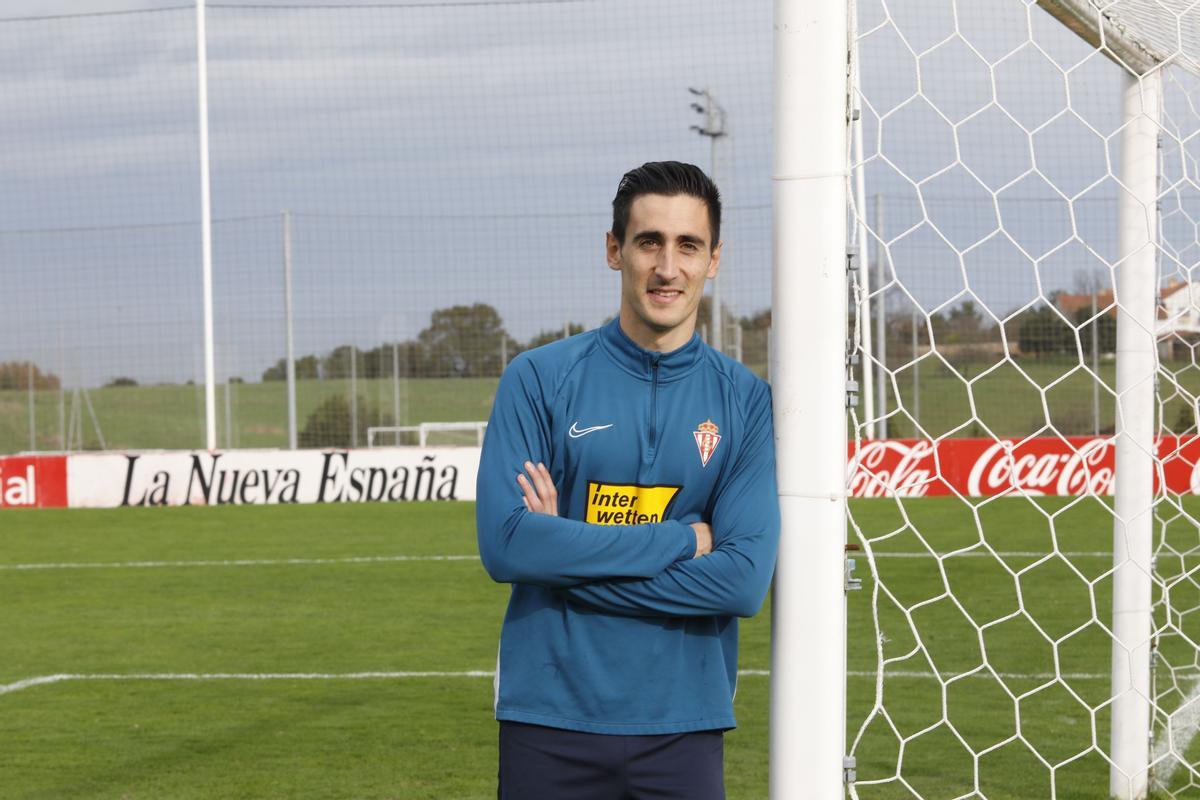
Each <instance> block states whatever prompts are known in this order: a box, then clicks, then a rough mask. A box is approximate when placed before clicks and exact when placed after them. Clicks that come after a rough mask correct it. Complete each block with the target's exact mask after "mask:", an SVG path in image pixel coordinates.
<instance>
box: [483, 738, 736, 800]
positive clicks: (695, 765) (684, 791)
mask: <svg viewBox="0 0 1200 800" xmlns="http://www.w3.org/2000/svg"><path fill="white" fill-rule="evenodd" d="M724 755H725V739H724V736H723V734H722V732H721V731H696V732H694V733H668V734H662V735H653V736H614V735H610V734H605V733H581V732H580V731H568V730H561V729H559V728H544V727H542V726H540V725H525V724H522V723H520V722H504V721H501V723H500V789H499V792H498V793H497V797H498V798H500V800H643V799H645V800H724V798H725V766H724Z"/></svg>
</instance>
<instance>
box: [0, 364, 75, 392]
mask: <svg viewBox="0 0 1200 800" xmlns="http://www.w3.org/2000/svg"><path fill="white" fill-rule="evenodd" d="M31 372H32V374H33V388H34V389H35V390H44V389H57V388H58V387H59V386H60V385H61V381H59V379H58V376H57V375H53V374H51V373H49V372H42V371H41V369H39V368H38V366H37V365H36V364H31V363H30V362H28V361H3V362H0V389H25V390H27V389H28V388H29V378H30V373H31Z"/></svg>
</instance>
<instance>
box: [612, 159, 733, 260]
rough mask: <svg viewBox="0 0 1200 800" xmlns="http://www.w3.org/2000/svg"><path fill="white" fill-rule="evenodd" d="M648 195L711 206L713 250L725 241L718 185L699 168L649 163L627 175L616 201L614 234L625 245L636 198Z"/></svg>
mask: <svg viewBox="0 0 1200 800" xmlns="http://www.w3.org/2000/svg"><path fill="white" fill-rule="evenodd" d="M644 194H664V195H667V196H668V197H674V196H675V195H680V194H686V195H690V196H691V197H695V198H696V199H698V200H702V201H704V204H705V205H706V206H708V227H709V229H710V230H711V231H712V241H711V242H709V243H708V246H709V248H710V249H711V248H714V247H716V246H717V243H718V242H719V241H721V193H720V192H718V191H717V185H716V184H715V183H713V182H712V179H711V178H709V177H708V176H707V175H705V174H704V170H702V169H700V168H699V167H697V166H696V165H695V164H684V163H682V162H680V161H649V162H647V163H645V164H642V165H641V166H640V167H638V168H637V169H631V170H629V172H626V173H625V175H624V177H622V178H621V182H620V183H619V184H618V185H617V196H616V197H614V198H613V203H612V204H613V220H612V234H613V236H615V237H616V238H617V241H618V242H621V243H622V244H623V243H624V242H625V228H626V226H628V225H629V209H630V207H631V206H632V205H633V201H634V199H635V198H637V197H640V196H641V195H644Z"/></svg>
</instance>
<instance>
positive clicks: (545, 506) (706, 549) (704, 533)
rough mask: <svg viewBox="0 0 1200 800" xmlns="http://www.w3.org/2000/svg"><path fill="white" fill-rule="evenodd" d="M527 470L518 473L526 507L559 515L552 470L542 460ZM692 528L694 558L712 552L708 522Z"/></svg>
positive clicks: (530, 509) (695, 524) (530, 462)
mask: <svg viewBox="0 0 1200 800" xmlns="http://www.w3.org/2000/svg"><path fill="white" fill-rule="evenodd" d="M525 471H526V472H528V473H529V477H528V478H526V477H525V476H524V475H517V483H518V484H520V486H521V500H522V501H523V502H524V503H525V508H527V509H529V511H531V512H532V513H534V514H549V515H550V516H552V517H557V516H558V490H557V489H555V488H554V481H552V480H551V479H550V470H548V469H546V465H545V464H543V463H541V462H540V461H539V462H538V463H537V464H534V463H533V462H532V461H526V462H525ZM691 527H692V530H694V531H695V532H696V555H694V556H693V558H699V557H700V556H705V555H708V554H709V553H711V552H712V548H713V539H712V527H711V526H710V525H709V524H708V523H707V522H693V523H692V525H691Z"/></svg>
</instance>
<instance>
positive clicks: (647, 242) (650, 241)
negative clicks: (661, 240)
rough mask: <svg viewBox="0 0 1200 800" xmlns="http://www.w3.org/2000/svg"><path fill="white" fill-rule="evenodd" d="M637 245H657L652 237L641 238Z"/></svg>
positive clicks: (648, 246) (646, 246) (649, 246)
mask: <svg viewBox="0 0 1200 800" xmlns="http://www.w3.org/2000/svg"><path fill="white" fill-rule="evenodd" d="M638 245H639V246H641V247H642V248H645V249H649V248H651V247H657V246H658V242H656V241H654V240H653V239H642V240H641V241H640V242H638Z"/></svg>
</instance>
